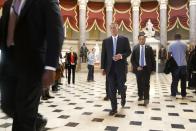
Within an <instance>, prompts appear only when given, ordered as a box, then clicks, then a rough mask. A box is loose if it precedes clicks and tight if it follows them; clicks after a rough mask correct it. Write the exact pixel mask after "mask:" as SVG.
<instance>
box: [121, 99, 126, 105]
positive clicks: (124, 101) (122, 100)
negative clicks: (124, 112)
mask: <svg viewBox="0 0 196 131" xmlns="http://www.w3.org/2000/svg"><path fill="white" fill-rule="evenodd" d="M125 103H126V99H121V106H122V107H124V106H125Z"/></svg>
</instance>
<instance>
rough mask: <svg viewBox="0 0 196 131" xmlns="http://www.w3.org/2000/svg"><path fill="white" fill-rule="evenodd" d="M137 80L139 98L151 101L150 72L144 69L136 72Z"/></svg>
mask: <svg viewBox="0 0 196 131" xmlns="http://www.w3.org/2000/svg"><path fill="white" fill-rule="evenodd" d="M136 78H137V88H138V96H139V98H144V99H145V100H149V97H150V95H149V91H150V72H149V71H148V69H147V68H145V67H144V68H143V70H141V71H137V72H136Z"/></svg>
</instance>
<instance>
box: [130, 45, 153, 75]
mask: <svg viewBox="0 0 196 131" xmlns="http://www.w3.org/2000/svg"><path fill="white" fill-rule="evenodd" d="M139 59H140V45H139V44H138V45H136V46H135V47H134V48H133V53H132V56H131V63H132V66H133V72H134V73H136V72H137V67H139ZM145 59H146V66H147V68H148V71H149V72H152V71H155V67H156V62H155V57H154V54H153V50H152V47H150V46H149V45H145Z"/></svg>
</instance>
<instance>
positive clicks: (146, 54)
mask: <svg viewBox="0 0 196 131" xmlns="http://www.w3.org/2000/svg"><path fill="white" fill-rule="evenodd" d="M147 56H148V46H147V45H145V59H146V60H147V58H148V57H147Z"/></svg>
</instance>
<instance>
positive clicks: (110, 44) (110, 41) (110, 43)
mask: <svg viewBox="0 0 196 131" xmlns="http://www.w3.org/2000/svg"><path fill="white" fill-rule="evenodd" d="M108 44H109V50H110V54H111V56H113V39H112V36H111V37H110V38H109V43H108Z"/></svg>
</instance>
